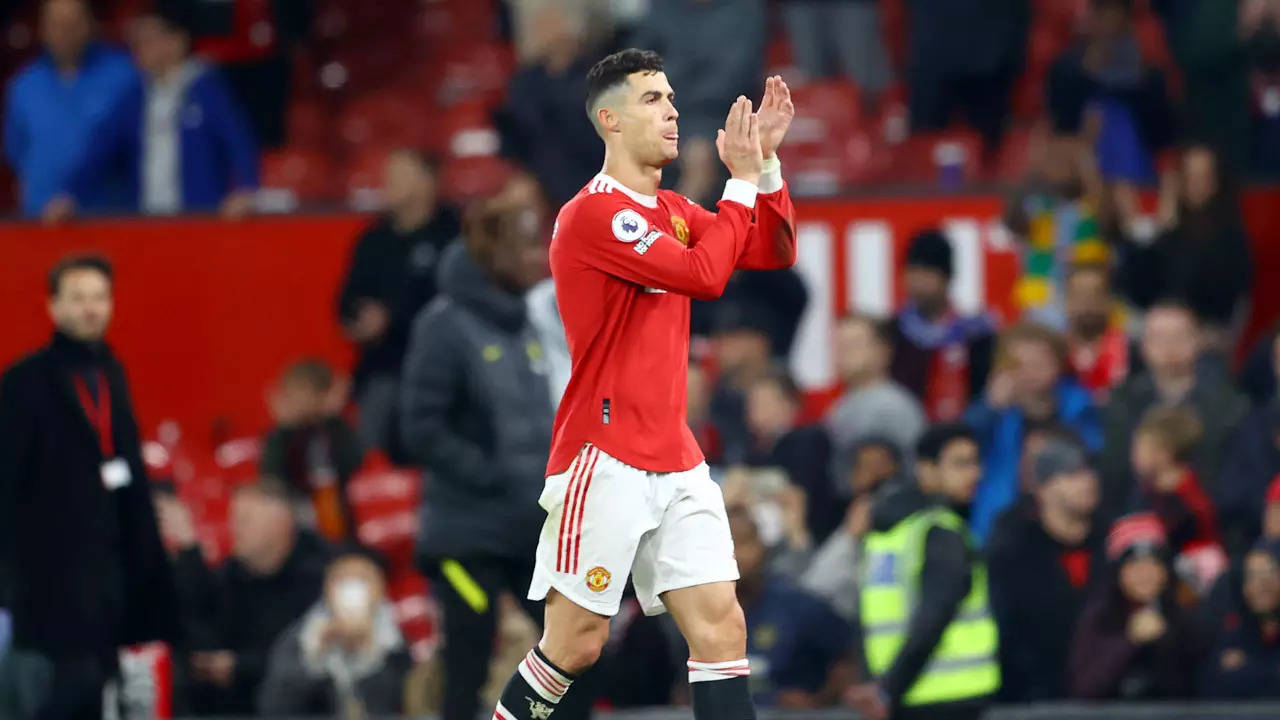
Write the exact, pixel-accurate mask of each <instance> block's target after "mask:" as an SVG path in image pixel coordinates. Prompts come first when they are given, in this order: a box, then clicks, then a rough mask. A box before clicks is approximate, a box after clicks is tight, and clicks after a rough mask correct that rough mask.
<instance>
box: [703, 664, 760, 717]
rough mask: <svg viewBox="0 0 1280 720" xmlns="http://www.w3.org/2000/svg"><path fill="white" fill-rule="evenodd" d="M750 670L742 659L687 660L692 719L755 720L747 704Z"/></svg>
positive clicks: (754, 710) (751, 704)
mask: <svg viewBox="0 0 1280 720" xmlns="http://www.w3.org/2000/svg"><path fill="white" fill-rule="evenodd" d="M750 680H751V670H750V669H749V667H748V666H747V661H746V660H732V661H729V662H718V663H704V662H697V661H695V660H690V661H689V691H690V693H691V694H692V695H693V717H694V720H755V717H756V708H755V705H754V704H753V703H752V702H751V688H750V687H749V686H748V683H749V682H750Z"/></svg>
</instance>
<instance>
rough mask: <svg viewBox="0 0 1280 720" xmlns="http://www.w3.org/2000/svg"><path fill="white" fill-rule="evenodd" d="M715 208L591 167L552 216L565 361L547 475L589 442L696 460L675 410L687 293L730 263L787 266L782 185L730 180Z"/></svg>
mask: <svg viewBox="0 0 1280 720" xmlns="http://www.w3.org/2000/svg"><path fill="white" fill-rule="evenodd" d="M725 195H726V196H725V198H724V199H722V200H721V201H720V205H719V210H720V211H719V212H718V213H712V212H709V211H707V210H705V209H703V208H701V207H699V206H698V205H696V204H694V203H693V202H691V201H689V200H687V199H686V198H685V197H683V196H682V195H679V194H677V193H674V192H671V191H668V190H661V191H659V192H658V194H657V195H656V196H651V195H642V194H640V193H637V192H635V191H633V190H630V189H628V188H626V187H623V186H622V185H621V184H620V183H618V182H617V181H616V180H614V179H613V178H611V177H609V176H607V175H604V174H601V175H597V176H596V177H595V178H594V179H593V180H592V181H591V182H590V183H588V184H587V186H586V187H585V188H583V189H582V190H581V191H580V192H579V193H578V194H577V195H576V196H575V197H574V198H573V199H572V200H570V201H569V202H568V203H566V204H565V206H564V207H563V208H561V210H560V214H559V216H558V217H557V218H556V228H555V230H554V231H553V233H552V239H551V274H552V276H553V278H554V280H555V287H556V304H557V306H558V307H559V309H560V316H561V319H562V320H563V321H564V329H565V336H566V338H567V339H568V342H569V354H570V356H571V358H572V372H571V375H570V378H569V385H568V387H567V388H566V389H565V392H564V396H563V398H562V399H561V401H560V408H559V411H558V412H557V413H556V422H555V430H554V433H553V435H552V439H551V456H550V460H549V461H548V463H547V475H554V474H556V473H560V472H563V471H564V470H566V469H567V468H568V467H569V464H570V463H571V462H572V461H573V458H574V456H575V455H576V454H577V453H578V451H579V450H580V449H581V447H582V444H583V443H586V442H590V443H592V444H594V445H596V446H598V447H599V448H600V449H601V450H603V451H604V452H606V453H608V454H609V455H612V456H613V457H615V458H617V459H618V460H621V461H622V462H624V463H626V464H628V465H631V466H633V467H637V468H640V469H642V470H647V471H650V472H678V471H682V470H688V469H690V468H693V467H695V466H696V465H697V464H698V463H700V462H702V460H703V456H702V451H701V450H700V449H699V448H698V443H697V441H695V440H694V437H693V433H691V432H690V431H689V426H688V423H686V421H685V409H686V405H685V403H686V398H685V396H686V392H687V378H688V366H689V298H691V297H692V298H698V299H713V298H716V297H719V296H720V294H721V293H722V292H723V291H724V287H725V284H726V283H727V282H728V280H729V276H730V275H731V274H732V273H733V271H734V269H735V268H741V269H753V270H764V269H776V268H784V267H790V266H791V265H792V264H794V263H795V259H796V242H795V208H794V207H793V206H792V204H791V197H790V195H789V194H788V192H787V188H786V187H785V185H784V186H782V187H781V188H780V189H779V190H777V191H776V192H771V193H759V194H755V193H754V192H753V188H752V187H751V185H750V184H749V183H743V182H741V181H730V185H729V186H727V187H726V190H725Z"/></svg>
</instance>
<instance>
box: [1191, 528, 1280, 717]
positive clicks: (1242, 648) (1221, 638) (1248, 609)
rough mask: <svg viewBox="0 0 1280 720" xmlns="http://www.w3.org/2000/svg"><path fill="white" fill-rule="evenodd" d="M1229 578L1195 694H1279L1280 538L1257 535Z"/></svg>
mask: <svg viewBox="0 0 1280 720" xmlns="http://www.w3.org/2000/svg"><path fill="white" fill-rule="evenodd" d="M1225 579H1227V578H1224V580H1225ZM1230 579H1231V583H1230V587H1229V588H1227V591H1228V593H1229V604H1228V605H1227V606H1226V607H1225V608H1223V611H1222V612H1219V613H1216V614H1215V616H1214V617H1213V618H1212V620H1213V621H1214V622H1213V625H1212V626H1211V627H1210V635H1209V637H1210V638H1211V640H1210V643H1209V648H1210V649H1209V652H1208V653H1207V654H1206V655H1205V658H1204V661H1203V663H1202V664H1201V666H1200V671H1199V674H1198V676H1197V678H1196V693H1197V695H1198V696H1200V697H1205V698H1215V699H1222V700H1227V699H1250V700H1254V699H1262V698H1280V683H1277V682H1276V681H1275V678H1276V677H1277V675H1280V540H1267V539H1262V540H1259V541H1258V542H1257V544H1255V545H1254V546H1253V549H1252V550H1250V551H1249V553H1248V554H1247V555H1246V556H1245V558H1244V563H1243V567H1242V569H1241V572H1240V573H1239V574H1238V575H1236V576H1234V577H1231V578H1230Z"/></svg>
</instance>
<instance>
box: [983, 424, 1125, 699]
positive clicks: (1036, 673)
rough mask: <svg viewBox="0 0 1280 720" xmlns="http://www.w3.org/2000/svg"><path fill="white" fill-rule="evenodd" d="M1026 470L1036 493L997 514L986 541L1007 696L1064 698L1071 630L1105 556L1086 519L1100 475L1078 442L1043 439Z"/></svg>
mask: <svg viewBox="0 0 1280 720" xmlns="http://www.w3.org/2000/svg"><path fill="white" fill-rule="evenodd" d="M1032 476H1033V479H1034V481H1035V482H1036V488H1035V491H1034V494H1033V495H1032V496H1029V497H1025V498H1023V499H1022V500H1021V501H1020V502H1019V503H1018V504H1017V505H1014V506H1013V507H1011V508H1009V509H1008V510H1006V511H1005V513H1004V514H1003V515H1001V516H1000V518H999V519H998V520H996V524H995V528H994V530H992V532H991V537H990V538H989V540H988V545H987V557H988V559H987V562H988V567H989V568H990V573H991V576H990V585H991V609H992V611H993V612H994V613H995V616H996V623H997V624H998V625H999V627H1000V668H1001V671H1002V677H1003V682H1002V685H1001V690H1000V697H1001V699H1002V700H1003V701H1006V702H1018V703H1025V702H1042V701H1052V700H1061V699H1063V698H1066V697H1067V696H1068V693H1067V686H1066V680H1067V667H1066V660H1067V653H1068V651H1069V649H1070V646H1071V633H1072V631H1073V630H1074V628H1075V621H1076V618H1077V617H1078V616H1079V615H1080V609H1081V608H1082V607H1083V605H1084V600H1085V598H1086V597H1087V595H1088V591H1089V589H1090V587H1091V585H1092V583H1093V581H1094V579H1095V578H1097V577H1098V576H1100V574H1101V570H1102V567H1103V562H1104V560H1103V558H1102V556H1101V550H1102V534H1101V533H1099V532H1097V531H1096V530H1095V528H1094V525H1093V520H1092V516H1093V512H1094V510H1096V509H1097V506H1098V476H1097V475H1096V474H1095V473H1094V471H1093V469H1092V468H1090V467H1089V463H1088V460H1087V459H1086V458H1085V455H1084V452H1083V451H1082V450H1081V449H1080V447H1079V445H1077V444H1076V443H1074V442H1071V441H1069V440H1066V439H1062V438H1051V439H1049V440H1048V441H1047V442H1046V443H1045V446H1044V447H1043V448H1042V449H1041V450H1040V452H1039V453H1037V454H1036V457H1035V460H1034V461H1033V470H1032ZM1046 618H1052V621H1047V620H1046Z"/></svg>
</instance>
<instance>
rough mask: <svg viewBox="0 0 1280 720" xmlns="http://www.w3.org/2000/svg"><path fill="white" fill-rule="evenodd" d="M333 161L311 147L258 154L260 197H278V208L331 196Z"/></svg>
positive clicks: (315, 201)
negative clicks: (261, 155)
mask: <svg viewBox="0 0 1280 720" xmlns="http://www.w3.org/2000/svg"><path fill="white" fill-rule="evenodd" d="M332 177H333V163H332V161H331V160H330V159H329V156H328V155H327V154H325V153H324V152H321V151H320V150H317V149H314V148H300V147H292V146H288V147H284V148H281V149H280V150H275V151H272V152H268V153H266V154H265V155H264V156H263V157H262V188H263V190H265V191H266V193H264V196H263V197H264V199H266V198H269V197H270V196H271V195H273V194H274V195H276V196H278V202H279V203H280V205H281V206H282V207H281V209H282V210H292V209H296V208H297V207H298V206H299V205H308V204H312V203H323V202H326V201H330V200H332V199H334V196H335V193H334V188H333V182H332Z"/></svg>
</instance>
